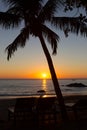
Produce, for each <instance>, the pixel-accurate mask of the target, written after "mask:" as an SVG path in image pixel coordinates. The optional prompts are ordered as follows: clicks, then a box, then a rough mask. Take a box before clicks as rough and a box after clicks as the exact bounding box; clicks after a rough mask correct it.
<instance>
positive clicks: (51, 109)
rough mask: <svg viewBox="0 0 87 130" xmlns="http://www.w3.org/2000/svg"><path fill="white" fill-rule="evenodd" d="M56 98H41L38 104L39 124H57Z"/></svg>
mask: <svg viewBox="0 0 87 130" xmlns="http://www.w3.org/2000/svg"><path fill="white" fill-rule="evenodd" d="M55 99H56V98H55V97H52V98H51V97H46V98H39V99H38V103H37V108H36V111H37V119H38V122H39V124H40V125H41V124H44V123H49V122H52V121H53V122H54V123H55V122H56V116H57V115H56V110H55V105H54V104H55Z"/></svg>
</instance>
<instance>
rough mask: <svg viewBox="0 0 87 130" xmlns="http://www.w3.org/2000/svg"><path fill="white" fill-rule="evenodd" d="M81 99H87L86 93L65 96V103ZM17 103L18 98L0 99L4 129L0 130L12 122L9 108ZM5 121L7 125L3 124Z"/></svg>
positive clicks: (0, 120) (72, 116)
mask: <svg viewBox="0 0 87 130" xmlns="http://www.w3.org/2000/svg"><path fill="white" fill-rule="evenodd" d="M22 98H23V96H22ZM24 98H26V97H24ZM27 98H28V97H27ZM79 99H87V96H86V95H71V96H64V101H65V104H67V103H75V102H76V101H77V100H79ZM15 103H16V98H1V99H0V126H1V127H2V129H1V128H0V130H4V127H5V129H6V125H7V126H8V124H9V123H10V121H9V120H8V108H9V107H12V106H15ZM74 119H75V118H74V115H73V112H71V113H69V120H72V121H74ZM59 120H61V119H59ZM4 123H5V125H3V124H4ZM9 127H10V126H9Z"/></svg>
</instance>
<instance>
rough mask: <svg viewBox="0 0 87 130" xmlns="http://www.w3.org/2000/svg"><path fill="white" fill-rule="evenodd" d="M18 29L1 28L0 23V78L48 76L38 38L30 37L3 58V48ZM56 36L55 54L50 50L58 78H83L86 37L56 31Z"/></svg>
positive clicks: (86, 71) (86, 59)
mask: <svg viewBox="0 0 87 130" xmlns="http://www.w3.org/2000/svg"><path fill="white" fill-rule="evenodd" d="M19 32H20V29H13V30H11V29H10V30H4V29H2V28H1V26H0V78H50V72H49V68H48V64H47V61H46V58H45V55H44V53H43V50H42V47H41V44H40V41H39V39H38V38H32V37H30V39H29V41H27V43H26V46H25V47H24V48H18V50H17V51H16V52H15V54H14V55H13V56H12V58H11V59H10V60H9V61H7V54H6V52H5V48H6V46H8V45H9V44H10V43H11V42H12V41H13V40H14V39H15V38H16V36H17V34H19ZM56 32H57V34H58V35H59V36H60V42H59V43H58V51H57V55H54V56H53V55H52V50H51V47H50V45H49V44H48V43H47V41H46V44H47V47H48V49H49V51H50V54H51V57H52V60H53V64H54V67H55V71H56V74H57V77H58V78H87V38H84V37H81V36H80V35H79V36H78V37H77V36H76V35H75V34H69V37H68V38H66V37H65V35H64V33H63V32H60V31H56Z"/></svg>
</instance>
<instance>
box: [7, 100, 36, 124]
mask: <svg viewBox="0 0 87 130" xmlns="http://www.w3.org/2000/svg"><path fill="white" fill-rule="evenodd" d="M34 107H35V98H18V99H17V100H16V104H15V107H14V109H13V108H9V109H8V111H9V112H8V113H9V119H10V118H12V116H13V120H14V122H15V123H16V122H17V121H20V120H22V121H26V120H33V117H34V115H33V108H34Z"/></svg>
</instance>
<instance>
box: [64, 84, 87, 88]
mask: <svg viewBox="0 0 87 130" xmlns="http://www.w3.org/2000/svg"><path fill="white" fill-rule="evenodd" d="M66 86H68V87H87V85H84V84H82V83H71V84H67V85H66Z"/></svg>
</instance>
